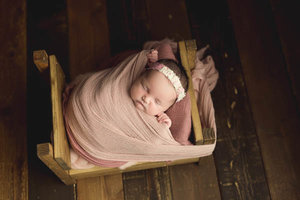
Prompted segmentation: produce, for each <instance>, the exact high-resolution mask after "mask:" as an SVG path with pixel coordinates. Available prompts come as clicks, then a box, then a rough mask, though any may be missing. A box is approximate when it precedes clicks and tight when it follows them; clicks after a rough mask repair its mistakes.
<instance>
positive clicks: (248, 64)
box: [228, 0, 300, 199]
mask: <svg viewBox="0 0 300 200" xmlns="http://www.w3.org/2000/svg"><path fill="white" fill-rule="evenodd" d="M228 4H229V8H230V12H231V17H232V22H233V26H234V31H235V35H236V40H237V45H238V49H239V55H240V58H241V64H242V67H243V72H244V75H245V84H246V85H247V91H248V94H249V99H250V102H251V107H252V113H253V117H254V120H255V124H256V127H255V128H256V130H257V134H258V137H259V142H260V145H261V149H262V156H263V161H264V166H265V170H266V175H267V178H268V185H269V188H270V194H271V198H272V199H299V197H300V193H299V190H298V188H299V164H298V165H295V164H296V163H299V152H300V146H299V145H297V144H296V142H295V141H299V139H300V138H299V137H300V135H299V134H298V133H299V129H297V126H294V127H290V128H289V129H290V131H287V130H288V129H287V127H286V124H289V122H290V120H291V119H292V120H293V121H295V122H297V123H295V124H300V120H299V115H298V111H297V105H296V101H295V99H294V96H293V94H292V93H291V89H290V83H289V79H288V76H287V73H286V68H285V61H284V59H283V56H282V51H281V49H280V48H278V47H279V46H280V43H279V41H280V40H278V35H277V34H276V33H277V31H276V29H275V27H274V21H273V18H272V17H273V14H272V9H271V7H270V4H269V1H267V0H264V1H244V2H243V5H241V4H239V2H238V1H235V0H228ZM245 21H247V24H245V23H244V22H245ZM245 38H247V39H245ZM258 47H259V48H258ZM291 124H292V123H291ZM291 130H292V131H291ZM296 166H298V168H295V167H296Z"/></svg>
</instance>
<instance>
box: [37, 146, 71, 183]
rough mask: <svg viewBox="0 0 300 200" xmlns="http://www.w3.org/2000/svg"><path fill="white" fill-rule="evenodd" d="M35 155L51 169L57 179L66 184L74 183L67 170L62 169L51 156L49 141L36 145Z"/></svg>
mask: <svg viewBox="0 0 300 200" xmlns="http://www.w3.org/2000/svg"><path fill="white" fill-rule="evenodd" d="M37 156H38V157H39V159H40V160H41V161H43V163H44V164H45V165H46V166H47V167H48V168H49V169H50V170H51V171H53V172H54V173H55V174H56V176H57V177H59V179H60V180H61V181H62V182H64V183H65V184H66V185H71V184H75V183H76V181H75V180H74V179H72V177H71V176H70V175H69V172H68V170H64V169H63V168H62V167H61V166H60V165H58V163H57V162H56V160H55V159H54V158H53V148H52V145H51V144H50V143H42V144H38V145H37Z"/></svg>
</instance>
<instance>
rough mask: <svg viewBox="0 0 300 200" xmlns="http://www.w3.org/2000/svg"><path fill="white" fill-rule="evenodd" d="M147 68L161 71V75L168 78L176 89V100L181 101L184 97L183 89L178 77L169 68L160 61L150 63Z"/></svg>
mask: <svg viewBox="0 0 300 200" xmlns="http://www.w3.org/2000/svg"><path fill="white" fill-rule="evenodd" d="M149 69H153V70H157V71H159V72H161V73H163V75H165V77H167V78H168V79H169V80H170V82H171V83H172V85H173V86H174V88H175V91H176V95H177V100H176V102H179V101H181V100H182V99H183V98H184V97H185V91H184V88H183V87H182V84H181V82H180V79H179V77H178V76H177V75H176V74H175V73H174V72H173V71H172V70H171V69H170V68H168V67H167V66H165V65H163V64H161V63H152V65H151V66H149Z"/></svg>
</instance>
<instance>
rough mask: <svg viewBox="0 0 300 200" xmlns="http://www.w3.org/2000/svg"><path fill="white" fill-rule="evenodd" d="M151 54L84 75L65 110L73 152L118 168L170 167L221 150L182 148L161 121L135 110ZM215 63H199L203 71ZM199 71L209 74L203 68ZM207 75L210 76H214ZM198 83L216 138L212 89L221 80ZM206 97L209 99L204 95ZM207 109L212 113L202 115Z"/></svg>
mask: <svg viewBox="0 0 300 200" xmlns="http://www.w3.org/2000/svg"><path fill="white" fill-rule="evenodd" d="M146 53H147V51H142V52H140V53H138V54H135V55H133V56H130V57H128V58H127V59H126V60H124V61H123V62H122V63H120V64H119V65H117V66H116V67H114V68H111V69H107V70H103V71H100V72H97V73H93V74H87V75H83V76H81V77H78V78H77V80H76V81H75V82H73V84H75V85H76V86H75V87H74V88H73V91H72V92H71V95H70V98H69V101H68V103H67V105H66V107H65V123H66V128H67V132H68V136H69V141H70V144H71V146H72V147H73V149H74V151H75V152H76V153H77V154H79V155H80V156H82V157H83V158H84V159H85V160H87V161H88V162H89V163H92V164H95V165H100V166H106V167H115V166H120V165H122V164H125V163H127V162H128V161H134V162H139V161H142V162H144V161H169V160H177V159H184V158H192V157H201V156H206V155H210V154H211V153H212V151H213V150H214V148H215V144H212V145H201V146H192V145H191V146H182V145H180V144H179V143H178V142H176V141H175V139H174V137H173V136H172V134H171V133H170V130H169V129H168V128H167V127H166V126H165V125H164V124H159V123H158V122H157V120H156V118H155V117H153V116H149V115H147V114H145V113H142V112H139V111H138V110H137V109H136V108H135V107H134V105H133V103H132V101H131V99H130V97H129V95H128V90H129V87H130V85H131V83H132V82H133V81H134V80H135V78H136V77H137V76H138V75H139V74H140V73H141V72H142V71H143V69H144V66H145V64H146V62H147V59H146ZM211 61H212V60H208V62H207V63H206V64H205V63H204V64H203V63H202V62H201V61H200V60H199V59H198V61H197V60H196V64H197V62H198V65H199V63H200V65H201V63H202V65H203V66H212V63H211ZM212 62H213V61H212ZM196 66H197V65H196ZM213 67H214V65H213ZM196 69H199V70H202V71H203V69H202V66H201V67H200V68H197V67H196ZM204 71H205V73H206V72H212V71H213V70H204ZM196 74H197V73H196ZM194 77H195V81H198V82H199V80H200V82H202V84H201V83H200V84H199V83H198V85H199V86H198V87H197V91H198V92H200V93H201V96H199V93H198V94H197V95H198V96H199V97H198V103H200V102H201V104H199V112H200V114H201V115H203V116H202V118H203V120H202V118H201V123H202V124H203V126H204V127H212V128H214V129H215V132H216V126H215V121H214V110H213V105H212V101H211V97H210V87H209V86H214V85H213V84H215V83H216V80H217V79H215V80H214V81H211V80H212V79H211V80H210V81H211V82H210V84H208V83H207V82H208V81H207V78H203V77H207V76H203V77H202V75H201V76H196V75H194ZM194 77H193V78H194ZM213 77H214V78H216V76H213ZM194 85H195V83H194ZM203 92H205V93H209V94H206V95H203ZM202 96H204V97H202ZM202 104H203V105H207V106H208V107H210V108H209V109H207V108H205V109H202V108H201V107H202V106H201V105H202ZM201 109H202V110H201ZM206 116H208V117H206ZM73 157H74V156H73ZM71 158H72V155H71ZM115 160H118V161H115ZM79 165H80V164H79ZM91 166H92V165H91ZM72 167H73V166H72ZM75 168H80V166H79V167H78V166H75Z"/></svg>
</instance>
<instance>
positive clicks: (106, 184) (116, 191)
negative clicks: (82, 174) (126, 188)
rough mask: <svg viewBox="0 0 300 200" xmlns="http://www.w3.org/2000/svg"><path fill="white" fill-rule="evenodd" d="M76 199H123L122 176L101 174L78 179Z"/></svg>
mask: <svg viewBox="0 0 300 200" xmlns="http://www.w3.org/2000/svg"><path fill="white" fill-rule="evenodd" d="M77 194H78V195H77V199H78V200H87V199H88V200H122V199H124V194H123V184H122V176H120V175H113V176H101V177H94V178H86V179H81V180H78V184H77Z"/></svg>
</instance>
